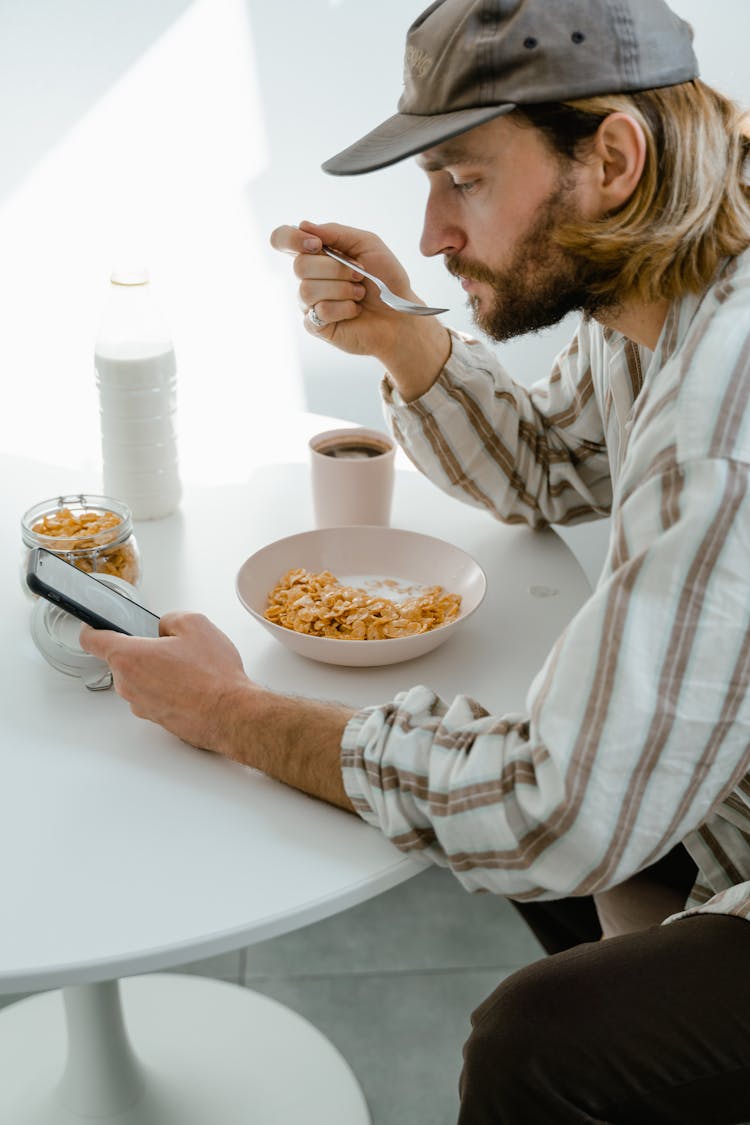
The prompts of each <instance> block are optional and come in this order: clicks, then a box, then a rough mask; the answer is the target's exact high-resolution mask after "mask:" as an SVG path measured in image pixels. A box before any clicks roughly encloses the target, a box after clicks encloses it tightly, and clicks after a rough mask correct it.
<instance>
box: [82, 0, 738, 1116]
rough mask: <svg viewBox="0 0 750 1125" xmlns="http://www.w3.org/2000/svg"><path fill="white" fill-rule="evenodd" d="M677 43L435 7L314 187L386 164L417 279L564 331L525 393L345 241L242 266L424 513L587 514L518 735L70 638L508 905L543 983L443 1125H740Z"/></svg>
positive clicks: (718, 194)
mask: <svg viewBox="0 0 750 1125" xmlns="http://www.w3.org/2000/svg"><path fill="white" fill-rule="evenodd" d="M691 40H692V36H691V34H690V29H689V28H688V26H687V25H686V24H685V23H684V22H683V21H681V20H680V19H678V17H677V16H676V15H675V14H674V13H673V12H672V11H671V10H670V9H669V7H668V6H667V5H666V4H665V3H664V2H663V0H554V3H553V2H551V0H438V2H437V3H433V4H432V6H431V7H430V8H428V9H427V11H426V12H424V13H423V14H422V15H421V16H420V17H419V18H418V19H417V20H416V21H415V22H414V24H413V25H412V27H411V29H410V30H409V34H408V40H407V50H406V70H405V89H404V92H403V95H402V98H401V101H400V103H399V112H398V113H397V114H396V115H395V116H394V117H392V118H390V119H389V120H388V121H386V122H384V123H383V124H382V125H380V126H378V127H377V128H376V129H374V130H373V131H372V132H371V133H369V134H368V135H366V136H365V137H363V138H362V139H361V140H360V141H358V142H356V143H355V144H354V145H352V146H351V147H350V148H349V149H347V150H346V151H344V152H343V153H340V154H339V155H338V156H335V157H334V158H333V159H332V160H330V161H328V163H327V164H326V165H324V168H326V170H327V171H329V172H331V173H334V174H339V175H348V174H359V173H363V172H369V171H373V170H375V169H377V168H381V167H383V166H385V165H387V164H391V163H394V162H395V161H398V160H402V159H404V158H406V157H416V159H417V162H418V163H419V165H420V166H421V167H422V169H423V170H424V172H425V174H426V177H427V181H428V186H429V194H428V199H427V205H426V213H425V221H424V230H423V232H422V240H421V249H422V252H423V253H424V254H427V255H442V256H443V258H444V260H445V264H446V266H447V268H448V269H449V271H450V272H451V273H452V274H453V275H455V277H456V278H457V279H459V280H460V284H461V286H462V287H463V289H464V290H465V292H466V294H467V297H468V300H469V302H470V305H471V308H472V310H473V315H474V319H475V321H476V324H477V326H478V327H479V329H480V330H481V331H482V332H484V333H485V334H486V335H487V336H489V337H491V338H492V339H493V340H495V341H499V342H502V341H504V340H508V339H510V338H512V337H514V336H518V335H520V334H523V333H526V332H531V331H535V330H537V329H540V328H543V327H545V326H547V325H551V324H555V323H557V322H558V321H559V320H560V319H561V318H562V317H564V316H565V315H566V314H567V313H569V312H571V311H573V310H578V311H580V312H581V314H582V315H581V321H580V325H579V328H578V330H577V332H576V334H575V336H574V338H573V340H572V342H571V343H570V345H569V346H568V347H567V348H566V349H565V350H564V351H563V353H562V354H561V355H560V356H559V357H558V358H557V360H556V362H555V363H554V366H553V368H552V372H551V375H550V377H549V378H548V379H546V380H545V381H544V382H543V383H540V384H538V385H536V386H534V387H532V388H531V389H530V390H529V389H526V388H525V387H523V386H522V385H519V384H518V383H515V382H513V381H512V379H511V378H510V376H509V375H508V374H507V373H506V372H505V371H504V370H503V368H502V367H501V366H500V364H499V363H498V361H497V359H496V358H495V355H494V354H493V353H492V352H491V351H488V350H487V348H485V347H484V346H483V345H482V344H480V343H477V342H476V341H475V340H473V339H470V338H468V337H465V336H462V335H460V334H458V333H455V332H451V331H449V330H448V329H447V328H445V327H444V326H443V325H442V324H441V323H440V322H439V321H437V320H435V319H433V318H428V317H423V318H421V317H407V316H404V315H403V314H399V313H396V312H394V311H392V310H390V309H388V308H386V307H385V306H384V305H383V304H382V302H380V301H379V299H378V297H377V294H376V292H375V290H374V289H373V288H371V287H370V285H369V284H368V285H365V284H363V280H364V279H363V277H362V275H361V274H358V273H357V272H356V271H352V270H351V269H349V268H347V267H344V266H342V265H340V264H339V263H337V262H335V261H333V260H332V259H330V258H329V257H327V256H326V255H324V254H322V253H321V250H322V247H323V245H326V244H330V245H332V246H334V247H336V248H337V249H338V250H339V251H340V252H341V253H343V254H344V255H346V256H347V257H349V258H350V259H354V260H355V261H356V262H357V263H359V264H361V266H362V267H363V268H364V269H367V270H368V271H369V272H372V273H374V274H375V275H377V276H379V277H381V278H382V279H383V280H384V281H385V282H386V284H387V285H388V286H389V287H390V288H391V289H392V290H393V291H394V292H396V293H398V294H399V295H401V296H406V297H411V298H412V299H415V300H418V298H417V297H416V295H415V294H414V293H413V292H412V290H411V286H410V283H409V279H408V277H407V275H406V273H405V271H404V270H403V268H402V267H401V266H400V265H399V263H398V262H397V261H396V260H395V258H394V257H393V255H392V254H391V253H390V252H389V251H388V249H387V248H386V247H385V246H384V244H383V243H382V242H381V241H380V240H379V239H378V238H377V237H376V236H375V235H373V234H371V233H368V232H365V231H360V230H354V229H351V228H348V227H342V226H339V225H336V224H325V225H316V224H313V223H309V222H305V223H301V224H300V225H299V227H288V226H287V227H280V228H278V229H277V230H276V231H275V232H274V234H273V236H272V243H273V245H274V246H275V247H277V248H278V249H280V250H283V251H286V252H288V253H291V254H293V255H294V268H295V271H296V273H297V276H298V277H299V279H300V289H299V292H300V297H301V301H302V303H303V305H304V307H305V309H306V310H307V313H306V318H305V327H306V328H307V330H308V331H309V332H311V333H313V334H314V335H316V336H318V337H320V338H321V339H322V340H327V341H328V342H329V343H331V344H333V345H334V346H336V347H339V348H341V349H343V350H344V351H346V352H349V353H353V354H366V355H371V356H375V357H377V358H378V359H379V360H380V361H381V362H382V364H383V367H384V368H385V371H386V376H385V379H384V384H383V395H384V403H385V410H386V414H387V417H388V419H389V423H390V426H391V429H392V431H393V433H394V434H395V436H396V438H397V439H398V441H399V442H400V443H401V445H402V446H403V447H404V448H405V449H406V450H407V452H408V454H409V456H410V457H411V458H412V460H413V461H414V462H415V463H416V464H417V466H418V467H419V468H420V469H421V470H422V472H424V473H425V474H427V475H428V476H429V477H430V478H431V479H432V480H433V481H434V482H435V483H436V484H437V485H438V486H440V487H441V488H443V489H445V490H446V491H447V492H449V493H451V494H452V495H454V496H457V497H459V498H461V499H463V500H465V501H466V502H467V503H469V504H474V505H477V506H479V507H481V508H484V509H486V510H487V512H488V513H489V514H490V515H491V516H494V517H495V518H497V519H500V520H504V521H508V522H525V523H527V524H529V525H530V526H531V527H541V526H544V525H546V524H549V523H552V524H555V523H558V524H562V523H572V522H575V521H578V520H585V519H595V518H598V517H602V516H605V515H611V516H612V535H611V542H610V547H609V552H608V556H607V559H606V562H605V565H604V569H603V572H602V575H601V578H600V580H599V583H598V585H597V588H596V590H595V591H594V593H593V595H592V596H591V598H590V599H589V601H588V602H587V603H586V605H585V606H584V607H583V608H582V610H581V611H580V612H579V613H578V615H577V616H576V618H575V619H574V620H573V622H572V623H571V624H570V626H569V627H568V628H567V629H566V631H565V632H564V634H563V635H562V636H561V637H560V639H559V641H558V642H557V644H556V645H555V647H554V649H553V651H552V652H551V653H550V655H549V658H548V660H547V661H546V663H545V665H544V667H543V668H542V669H541V671H540V673H539V675H538V676H537V677H536V679H535V681H534V683H533V684H532V686H531V688H530V691H529V695H528V699H527V711H526V713H525V714H524V715H513V716H498V715H489V714H487V713H486V712H485V711H484V710H483V709H482V708H481V706H480V704H479V703H477V702H475V701H473V700H470V699H467V698H466V697H463V696H459V697H457V698H456V699H454V700H452V701H448V702H444V701H443V700H440V699H438V698H437V697H436V696H435V694H434V693H433V692H431V691H430V690H429V689H428V688H426V687H423V686H420V687H415V688H412V689H410V690H407V691H404V692H403V693H401V694H400V695H399V696H398V697H397V698H396V699H395V700H393V701H392V702H391V703H388V704H386V705H383V706H381V707H373V708H369V709H367V710H365V711H361V712H358V713H356V714H352V713H351V712H350V711H347V710H345V709H344V708H341V707H338V706H336V705H333V704H324V703H316V702H312V701H303V700H293V699H288V698H285V697H282V696H276V695H273V694H272V693H270V692H267V691H265V690H263V689H261V688H259V687H257V686H256V685H254V684H253V683H252V682H251V681H250V680H248V679H247V678H246V677H245V676H244V673H243V671H242V666H241V663H240V661H239V656H238V655H237V653H236V651H235V650H234V649H233V647H232V646H231V644H230V642H229V641H228V640H227V639H226V638H224V637H223V636H222V635H221V634H219V633H218V632H217V631H216V630H214V629H213V627H212V626H211V625H209V624H208V623H207V622H205V620H202V619H196V618H192V617H179V616H172V617H170V618H167V619H162V623H163V629H164V631H166V632H168V633H170V634H171V637H170V641H171V643H172V648H171V649H170V650H169V652H167V651H165V650H164V648H163V646H164V643H165V642H164V640H163V638H161V639H159V640H156V641H142V640H134V639H131V638H123V637H118V636H115V635H113V634H107V633H99V634H94V633H93V632H92V631H90V630H84V643H85V646H86V647H87V648H88V650H89V651H91V652H95V653H96V654H97V655H99V656H103V657H104V658H105V659H107V660H108V661H109V662H110V664H111V665H112V667H113V670H114V673H115V684H116V686H117V688H118V690H120V691H121V693H122V694H123V695H124V696H125V698H126V699H129V700H130V701H131V703H132V705H133V707H134V709H135V710H136V712H137V713H138V714H141V715H145V716H147V717H149V718H151V719H153V720H154V721H157V722H162V723H163V724H164V725H165V726H167V727H168V728H169V729H171V730H174V731H175V732H176V733H178V734H180V735H181V736H182V737H184V738H186V739H187V740H188V741H191V742H194V743H195V744H197V745H200V746H205V747H207V748H209V749H213V750H216V751H217V752H219V753H223V754H227V755H230V756H232V757H234V758H236V759H237V760H240V761H244V762H247V763H248V764H250V765H253V766H256V767H259V768H261V769H263V770H266V771H267V772H269V773H270V774H272V775H273V776H274V777H277V778H280V779H281V780H283V781H286V782H288V783H289V784H292V785H295V786H297V787H299V788H302V789H304V790H306V791H308V792H311V793H313V794H315V795H317V796H321V797H324V798H325V799H327V800H329V801H333V802H335V803H337V804H339V805H341V806H342V807H344V808H349V809H353V810H355V811H356V812H357V813H358V814H359V815H360V816H362V817H363V818H364V819H365V820H367V821H368V822H369V823H371V824H373V825H376V826H378V827H379V828H380V829H381V830H382V831H383V832H385V833H386V834H387V835H388V836H389V837H390V838H391V839H392V840H393V841H394V842H395V843H396V844H397V845H398V846H399V847H401V848H403V849H404V850H406V851H410V850H415V851H419V852H420V853H421V854H422V855H424V856H425V857H426V858H428V859H431V860H432V861H434V862H435V863H438V864H442V865H447V866H450V867H452V869H453V870H454V872H455V874H456V876H457V878H458V879H459V880H460V881H461V882H462V883H463V885H464V886H465V887H466V888H467V889H469V890H484V891H490V892H492V893H495V894H501V895H507V896H509V897H510V898H512V899H513V900H514V902H515V903H516V905H517V907H518V909H519V910H520V911H521V913H522V914H523V915H524V916H525V917H526V918H527V920H528V921H529V923H530V925H531V926H532V927H533V929H534V931H535V932H536V933H537V935H538V936H539V938H540V940H541V941H542V943H543V945H544V947H545V949H546V950H547V951H548V952H549V953H550V956H549V957H548V958H546V959H543V960H541V961H539V962H537V963H536V964H533V965H530V966H527V967H526V968H524V969H522V970H520V971H518V972H516V973H514V974H513V975H511V976H510V977H509V978H508V979H507V980H505V981H504V982H503V983H502V984H501V985H500V987H499V988H498V989H497V990H496V991H495V992H494V993H493V995H492V996H490V997H489V998H488V999H487V1000H486V1001H485V1002H484V1004H483V1005H482V1006H481V1007H480V1008H479V1009H478V1011H477V1012H475V1013H474V1016H473V1023H474V1029H473V1032H472V1034H471V1037H470V1038H469V1040H468V1042H467V1045H466V1048H465V1062H464V1069H463V1074H462V1077H461V1083H460V1088H461V1110H460V1117H459V1122H460V1125H495V1123H500V1122H511V1123H514V1125H526V1123H533V1125H536V1123H542V1122H544V1123H547V1122H571V1123H572V1122H576V1123H581V1122H592V1123H593V1122H604V1121H606V1122H622V1123H625V1122H628V1123H633V1125H643V1123H644V1122H648V1123H655V1122H674V1123H677V1122H679V1123H680V1125H685V1123H688V1122H694V1123H698V1122H701V1123H704V1125H719V1123H721V1122H739V1121H743V1120H747V1119H748V1118H750V985H749V984H748V983H747V982H748V974H747V971H746V969H747V964H748V957H749V956H750V927H749V926H748V925H746V924H745V923H746V921H747V919H748V915H749V914H750V774H749V773H748V771H749V770H750V693H749V692H748V684H749V683H750V590H749V585H748V561H747V560H748V555H749V554H750V492H749V490H748V484H749V483H750V480H749V469H748V467H749V465H750V409H749V408H748V396H749V395H750V253H748V247H749V246H750V192H749V190H748V186H747V183H746V180H745V176H744V173H745V165H746V161H747V157H748V154H749V153H750V141H748V135H747V133H746V131H745V125H744V123H743V118H742V115H741V114H740V112H739V111H738V110H737V108H736V107H735V106H734V105H733V104H732V103H730V102H729V101H728V100H727V99H725V98H724V97H723V96H722V95H721V94H719V93H718V92H717V91H715V90H713V89H711V88H709V87H708V86H706V85H705V84H703V83H702V82H701V81H700V79H699V78H698V67H697V63H696V60H695V56H694V53H693V50H692V42H691ZM206 652H208V653H209V654H210V663H212V664H213V665H214V668H213V670H212V671H210V672H209V671H207V670H206V655H205V654H206ZM498 674H501V673H500V671H498ZM218 694H221V698H222V701H223V707H222V708H221V710H220V712H217V709H216V707H215V701H216V698H217V695H218ZM480 702H481V701H480ZM602 937H605V938H606V939H607V940H604V941H602V940H600V939H601V938H602Z"/></svg>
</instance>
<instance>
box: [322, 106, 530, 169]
mask: <svg viewBox="0 0 750 1125" xmlns="http://www.w3.org/2000/svg"><path fill="white" fill-rule="evenodd" d="M515 108H516V106H515V104H514V103H510V102H507V103H505V104H503V105H491V106H487V105H486V106H481V107H476V108H473V109H458V110H455V111H454V112H453V113H436V114H428V115H424V116H423V115H419V114H414V113H397V114H395V115H394V116H393V117H389V118H388V120H387V121H384V122H383V124H382V125H378V127H377V128H376V129H373V130H372V132H370V133H367V135H366V136H364V137H362V138H361V140H358V141H355V142H354V144H353V145H350V146H349V148H345V149H344V150H343V152H339V153H337V154H336V156H332V157H331V159H330V160H326V162H325V164H323V165H322V168H323V171H324V172H329V173H330V174H331V175H332V176H357V175H359V174H360V173H362V172H374V171H376V169H378V168H387V167H388V165H389V164H397V163H398V161H399V160H405V159H406V157H407V156H416V155H417V153H419V152H424V151H425V149H428V148H433V147H434V146H435V145H439V144H442V143H443V141H449V140H450V139H451V137H457V136H459V135H460V134H461V133H466V132H467V131H468V130H469V129H474V128H476V126H477V125H484V123H485V122H486V121H492V120H493V119H494V118H495V117H501V116H502V115H503V114H504V113H511V112H512V110H514V109H515Z"/></svg>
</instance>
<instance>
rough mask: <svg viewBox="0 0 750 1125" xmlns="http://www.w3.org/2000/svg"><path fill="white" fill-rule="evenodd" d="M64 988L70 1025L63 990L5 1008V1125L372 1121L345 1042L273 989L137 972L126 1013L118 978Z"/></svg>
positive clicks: (0, 1061)
mask: <svg viewBox="0 0 750 1125" xmlns="http://www.w3.org/2000/svg"><path fill="white" fill-rule="evenodd" d="M65 992H66V1004H65V1008H66V1009H67V1015H68V1032H66V1024H65V1012H64V1007H63V1003H62V1000H61V996H60V993H59V992H50V993H45V994H43V995H41V996H33V997H31V998H30V999H28V1000H22V1001H20V1002H19V1003H17V1004H13V1005H11V1006H10V1007H8V1008H5V1009H3V1010H2V1011H0V1122H1V1123H2V1125H6V1123H7V1125H11V1123H12V1125H84V1122H86V1123H88V1125H96V1123H97V1122H108V1123H109V1122H111V1123H112V1125H209V1123H210V1125H293V1123H297V1122H300V1123H301V1122H304V1123H305V1125H370V1115H369V1112H368V1110H367V1105H366V1103H365V1100H364V1096H363V1094H362V1091H361V1089H360V1087H359V1085H358V1083H357V1081H356V1079H355V1077H354V1075H353V1074H352V1072H351V1070H350V1069H349V1066H348V1064H347V1063H346V1062H345V1060H344V1059H343V1058H342V1056H341V1055H340V1054H339V1053H338V1051H337V1050H336V1049H335V1047H333V1046H332V1044H331V1043H329V1041H328V1040H327V1039H326V1038H325V1037H324V1036H323V1035H322V1034H321V1033H320V1032H319V1031H317V1030H316V1029H315V1028H314V1027H313V1026H312V1025H311V1024H309V1023H308V1022H307V1021H306V1020H303V1019H302V1017H301V1016H298V1015H297V1014H296V1013H295V1012H292V1011H290V1010H289V1009H288V1008H285V1007H283V1005H281V1004H278V1003H277V1002H276V1001H275V1000H270V999H269V998H268V997H266V996H261V995H259V994H258V993H254V992H250V991H248V990H247V989H244V988H240V987H238V986H237V985H231V984H226V983H223V982H221V981H213V980H206V979H204V978H202V977H189V976H177V975H173V974H158V975H149V976H143V977H135V978H131V979H128V980H125V981H123V982H122V1008H123V1010H124V1017H125V1021H124V1023H123V1020H122V1018H121V1013H120V1005H119V992H118V990H117V985H116V984H115V983H114V982H108V983H106V984H102V985H83V986H81V987H80V989H79V988H73V989H66V990H65ZM125 1024H126V1025H127V1031H126V1030H125ZM97 1033H98V1038H97ZM131 1044H132V1046H131Z"/></svg>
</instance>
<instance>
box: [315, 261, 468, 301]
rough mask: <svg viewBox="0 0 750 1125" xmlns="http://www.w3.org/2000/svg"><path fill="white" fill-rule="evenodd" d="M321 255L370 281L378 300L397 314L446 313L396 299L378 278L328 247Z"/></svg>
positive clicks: (400, 298)
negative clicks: (377, 294) (373, 285)
mask: <svg viewBox="0 0 750 1125" xmlns="http://www.w3.org/2000/svg"><path fill="white" fill-rule="evenodd" d="M323 253H324V254H327V255H328V257H329V258H334V259H335V261H337V262H341V264H342V266H349V268H350V269H353V270H356V271H357V273H361V274H362V276H363V277H366V278H368V279H369V280H370V281H372V282H373V283H374V284H375V285H377V287H378V289H379V290H380V300H381V301H382V302H383V303H384V304H386V305H388V307H389V308H391V309H395V310H396V311H397V312H403V313H411V314H412V315H413V316H439V314H440V313H444V312H448V310H447V309H431V308H428V306H427V305H417V304H416V303H415V302H414V301H407V300H405V298H403V297H397V296H396V294H395V293H392V292H391V290H390V289H389V288H388V286H387V285H386V284H385V282H383V281H381V280H380V278H379V277H375V275H374V274H371V273H368V272H367V270H363V269H362V267H361V266H360V265H359V264H358V263H357V262H350V261H349V259H348V258H345V257H344V256H343V254H339V252H338V250H332V249H331V247H330V246H324V247H323Z"/></svg>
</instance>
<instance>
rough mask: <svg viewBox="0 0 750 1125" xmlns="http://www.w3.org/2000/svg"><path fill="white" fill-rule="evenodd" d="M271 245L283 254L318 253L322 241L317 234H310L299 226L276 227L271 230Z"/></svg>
mask: <svg viewBox="0 0 750 1125" xmlns="http://www.w3.org/2000/svg"><path fill="white" fill-rule="evenodd" d="M270 242H271V245H272V246H273V248H274V250H281V251H282V253H284V254H305V253H313V254H318V253H319V252H320V250H321V248H322V245H323V243H322V242H321V240H320V238H319V237H318V236H317V235H313V236H310V235H309V234H307V233H306V232H305V231H301V230H300V229H299V227H290V226H283V227H276V229H275V230H274V231H272V232H271V238H270Z"/></svg>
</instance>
